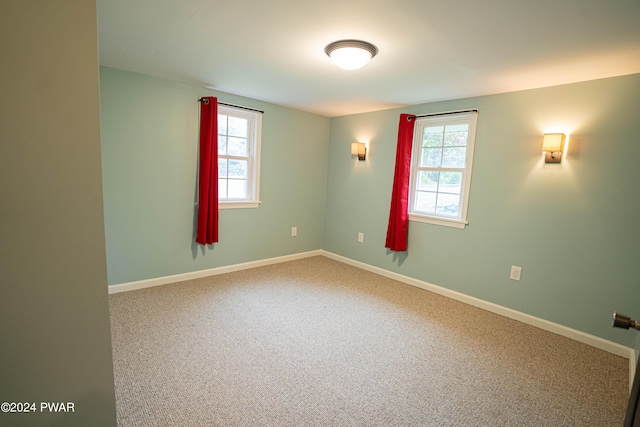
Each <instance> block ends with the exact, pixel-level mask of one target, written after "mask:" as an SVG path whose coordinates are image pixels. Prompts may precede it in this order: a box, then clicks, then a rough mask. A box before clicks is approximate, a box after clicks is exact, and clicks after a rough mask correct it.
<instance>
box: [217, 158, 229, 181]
mask: <svg viewBox="0 0 640 427" xmlns="http://www.w3.org/2000/svg"><path fill="white" fill-rule="evenodd" d="M226 177H227V159H218V178H226Z"/></svg>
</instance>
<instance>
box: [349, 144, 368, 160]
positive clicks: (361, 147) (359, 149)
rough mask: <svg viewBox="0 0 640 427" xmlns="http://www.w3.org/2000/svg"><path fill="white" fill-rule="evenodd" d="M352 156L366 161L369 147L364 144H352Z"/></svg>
mask: <svg viewBox="0 0 640 427" xmlns="http://www.w3.org/2000/svg"><path fill="white" fill-rule="evenodd" d="M351 155H352V156H358V160H364V159H365V158H366V155H367V146H366V145H365V143H364V142H352V143H351Z"/></svg>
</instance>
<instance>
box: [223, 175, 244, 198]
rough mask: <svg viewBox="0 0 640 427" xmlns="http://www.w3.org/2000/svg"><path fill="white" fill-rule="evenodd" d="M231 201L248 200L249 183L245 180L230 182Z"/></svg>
mask: <svg viewBox="0 0 640 427" xmlns="http://www.w3.org/2000/svg"><path fill="white" fill-rule="evenodd" d="M228 198H229V199H246V198H247V181H246V180H244V179H230V180H229V197H228Z"/></svg>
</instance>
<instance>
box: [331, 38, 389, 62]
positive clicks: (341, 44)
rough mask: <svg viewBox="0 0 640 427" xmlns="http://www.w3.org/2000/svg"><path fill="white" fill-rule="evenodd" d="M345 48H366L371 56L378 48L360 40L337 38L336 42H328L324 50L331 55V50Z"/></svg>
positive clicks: (376, 52)
mask: <svg viewBox="0 0 640 427" xmlns="http://www.w3.org/2000/svg"><path fill="white" fill-rule="evenodd" d="M345 48H356V49H363V50H366V51H367V52H369V53H370V54H371V57H372V58H373V57H374V56H376V55H377V54H378V48H377V47H375V46H374V45H372V44H371V43H367V42H364V41H362V40H338V41H337V42H333V43H329V44H328V45H327V47H325V48H324V52H325V53H326V54H327V55H329V56H331V52H333V51H334V50H338V49H345Z"/></svg>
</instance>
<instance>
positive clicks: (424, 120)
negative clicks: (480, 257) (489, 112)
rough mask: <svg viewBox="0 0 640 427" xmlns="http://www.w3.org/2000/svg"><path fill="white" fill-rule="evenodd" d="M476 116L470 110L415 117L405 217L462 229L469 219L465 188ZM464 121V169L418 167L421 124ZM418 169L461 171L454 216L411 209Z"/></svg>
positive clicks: (475, 113)
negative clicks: (407, 203)
mask: <svg viewBox="0 0 640 427" xmlns="http://www.w3.org/2000/svg"><path fill="white" fill-rule="evenodd" d="M477 119H478V112H477V111H470V112H460V113H457V112H451V113H438V114H437V115H436V114H434V115H430V116H426V117H418V118H416V119H415V120H416V123H415V127H414V133H413V142H412V156H411V184H410V190H409V191H410V193H409V220H410V221H417V222H424V223H429V224H436V225H443V226H446V227H455V228H464V227H465V226H466V225H467V224H468V223H469V222H468V219H467V209H468V207H469V190H470V188H471V171H472V168H473V151H474V148H475V139H476V138H475V137H476V123H477ZM456 124H468V125H469V132H468V135H467V151H466V157H465V167H464V168H443V167H437V168H433V167H422V166H420V155H421V145H422V134H423V129H424V128H425V127H431V126H442V125H456ZM419 171H439V172H447V171H455V172H462V181H461V190H460V208H459V212H458V215H457V216H453V215H447V214H444V213H442V214H438V213H428V214H427V213H425V212H421V211H416V210H414V205H415V203H416V199H417V194H418V193H417V189H416V184H417V179H418V178H417V177H418V172H419Z"/></svg>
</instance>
